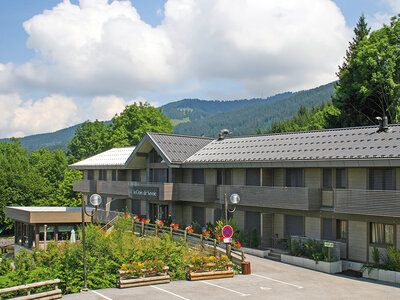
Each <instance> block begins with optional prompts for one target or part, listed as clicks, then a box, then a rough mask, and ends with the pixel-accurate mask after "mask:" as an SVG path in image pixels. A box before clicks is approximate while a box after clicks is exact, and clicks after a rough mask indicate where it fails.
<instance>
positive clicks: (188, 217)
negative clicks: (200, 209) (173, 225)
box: [182, 205, 192, 225]
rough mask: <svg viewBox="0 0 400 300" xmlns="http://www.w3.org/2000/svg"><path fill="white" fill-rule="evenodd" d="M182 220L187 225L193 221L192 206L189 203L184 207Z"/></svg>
mask: <svg viewBox="0 0 400 300" xmlns="http://www.w3.org/2000/svg"><path fill="white" fill-rule="evenodd" d="M182 222H183V223H184V224H185V225H186V224H190V223H191V222H192V207H191V206H189V205H185V206H183V207H182Z"/></svg>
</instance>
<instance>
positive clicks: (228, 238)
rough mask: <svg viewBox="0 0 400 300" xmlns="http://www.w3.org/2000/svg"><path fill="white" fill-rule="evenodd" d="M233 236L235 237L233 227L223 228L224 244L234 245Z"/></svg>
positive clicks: (226, 226)
mask: <svg viewBox="0 0 400 300" xmlns="http://www.w3.org/2000/svg"><path fill="white" fill-rule="evenodd" d="M232 235H233V228H232V226H231V225H225V226H224V227H223V228H222V236H223V237H224V243H225V244H230V243H232Z"/></svg>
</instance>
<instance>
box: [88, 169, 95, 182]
mask: <svg viewBox="0 0 400 300" xmlns="http://www.w3.org/2000/svg"><path fill="white" fill-rule="evenodd" d="M87 179H88V180H94V171H93V170H87Z"/></svg>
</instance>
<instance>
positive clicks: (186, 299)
mask: <svg viewBox="0 0 400 300" xmlns="http://www.w3.org/2000/svg"><path fill="white" fill-rule="evenodd" d="M150 287H152V288H155V289H157V290H160V291H163V292H165V293H167V294H170V295H173V296H175V297H178V298H181V299H183V300H190V299H188V298H185V297H182V296H179V295H177V294H174V293H173V292H170V291H167V290H164V289H162V288H159V287H158V286H154V285H150Z"/></svg>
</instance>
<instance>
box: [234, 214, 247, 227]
mask: <svg viewBox="0 0 400 300" xmlns="http://www.w3.org/2000/svg"><path fill="white" fill-rule="evenodd" d="M244 216H245V212H244V211H243V210H237V211H235V213H234V214H233V218H234V219H235V220H236V222H237V223H238V229H244V224H245V223H244V219H245V218H244Z"/></svg>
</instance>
